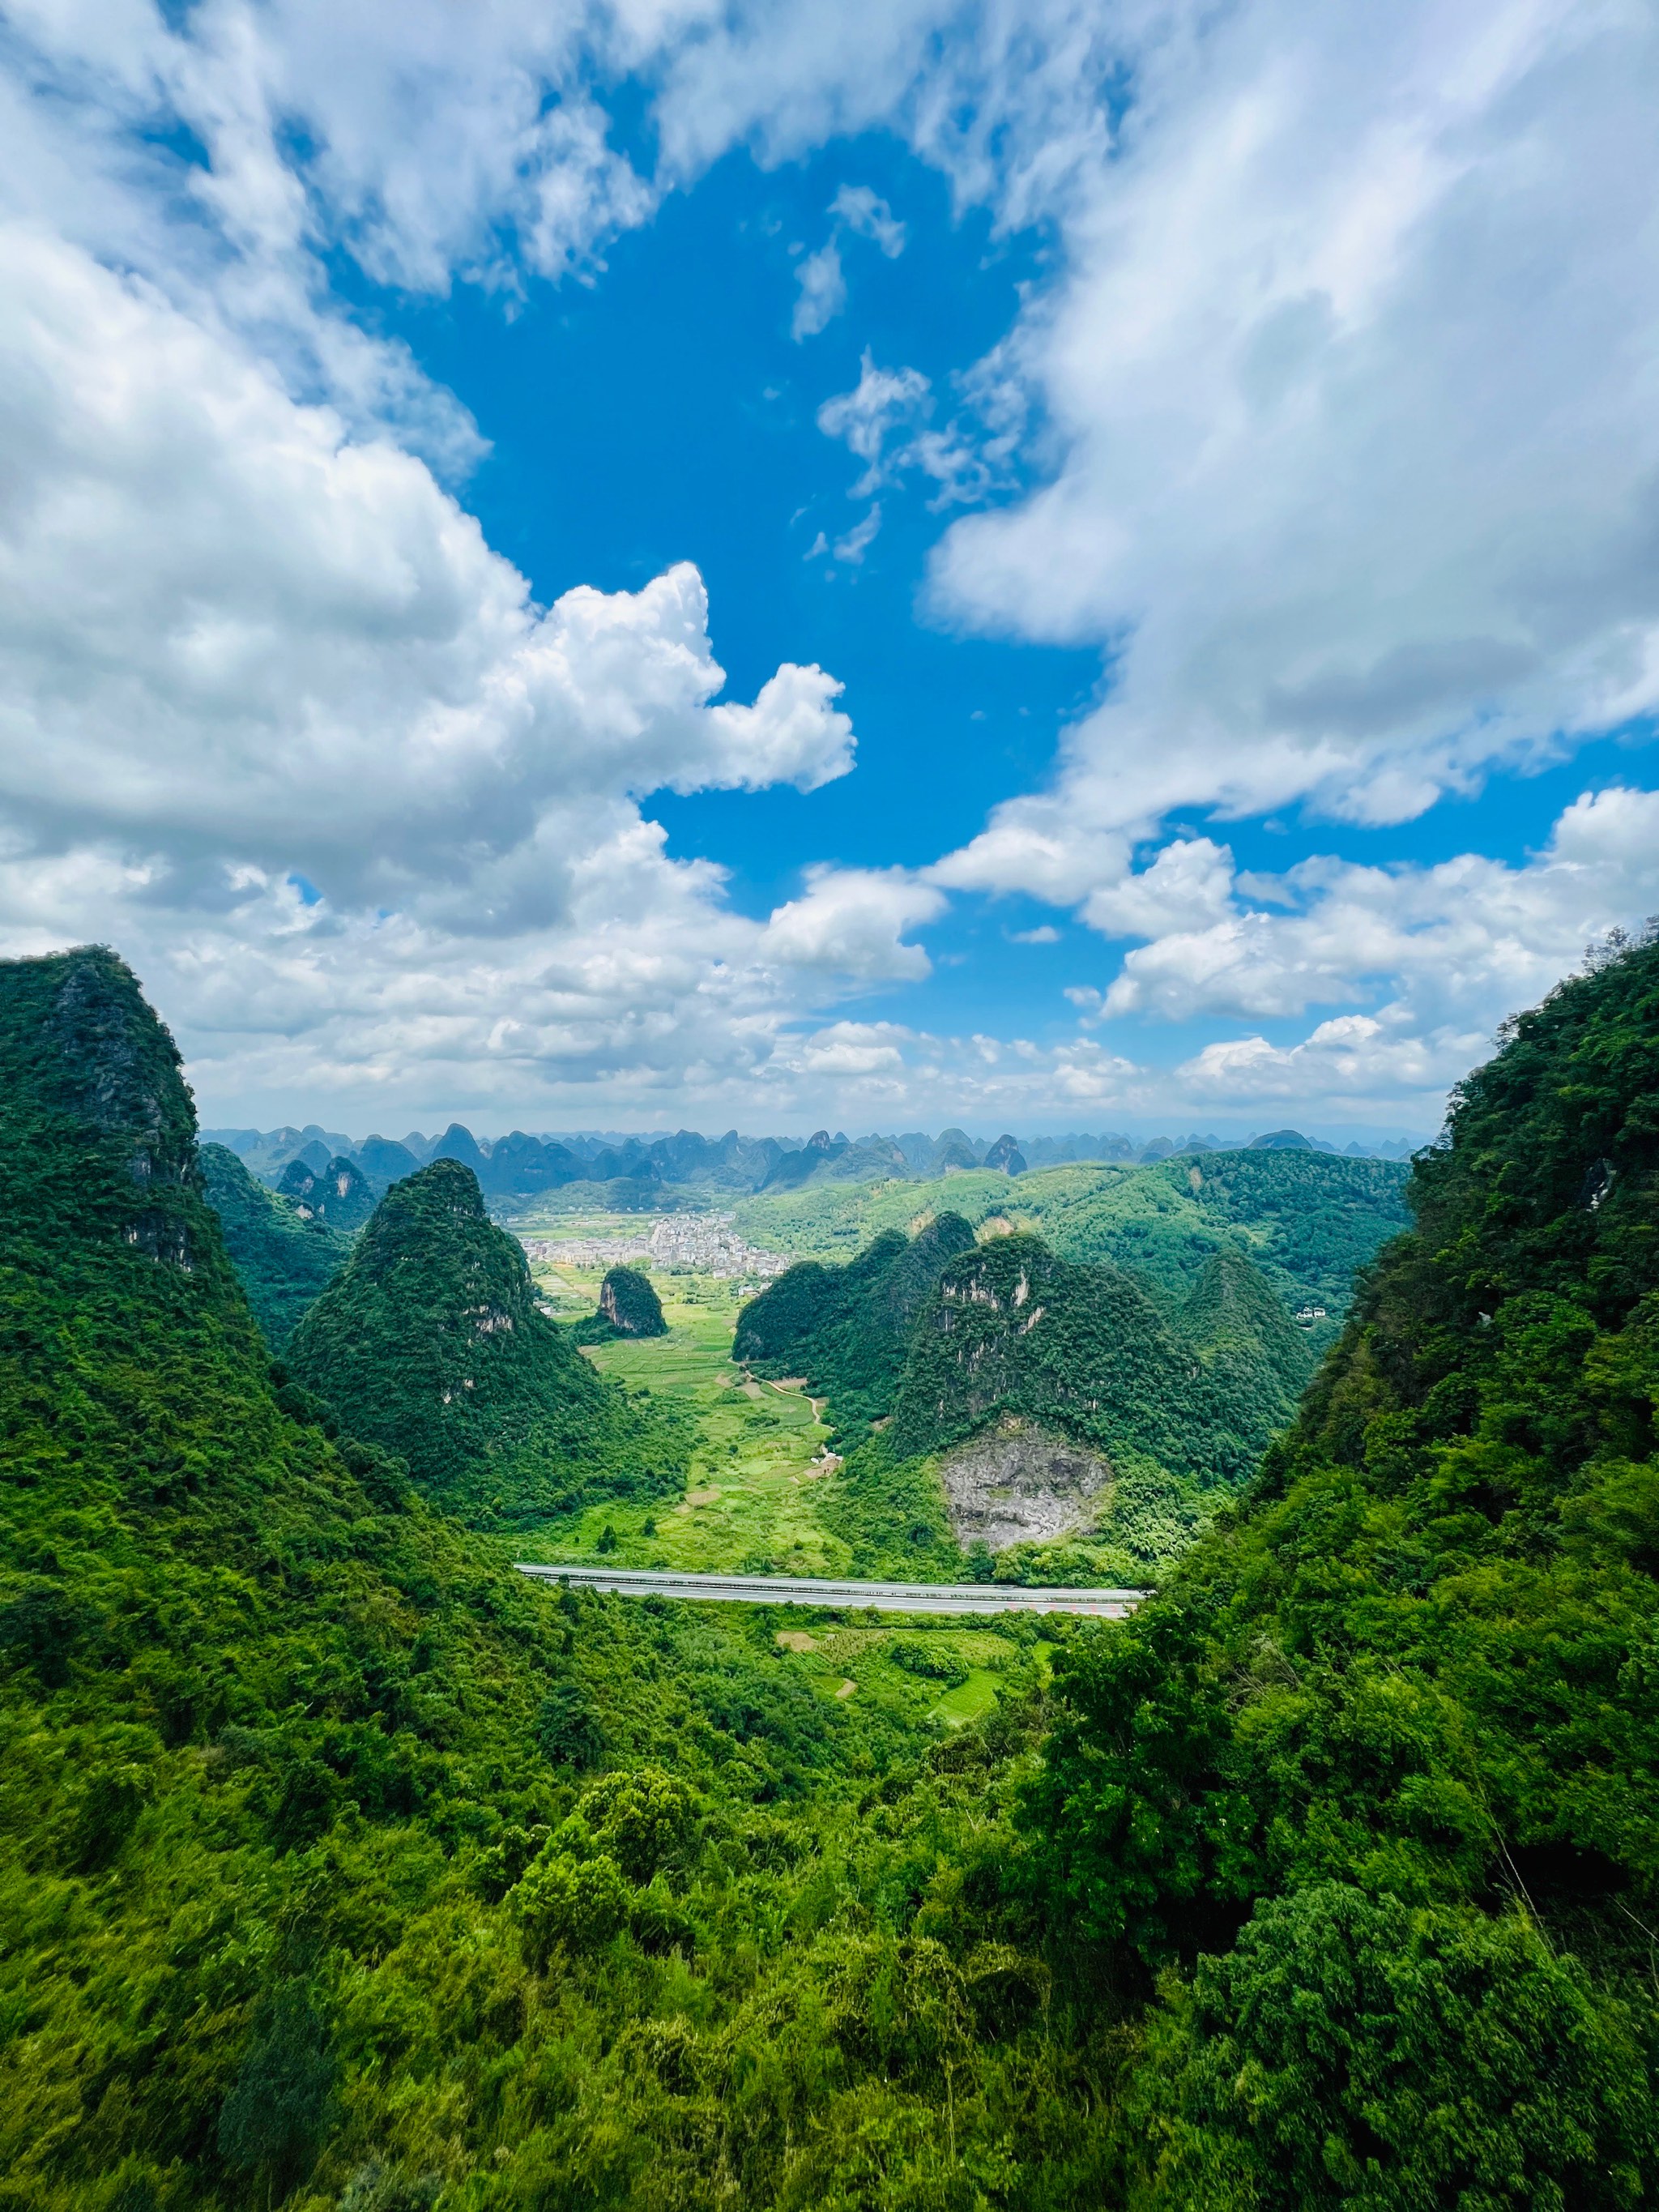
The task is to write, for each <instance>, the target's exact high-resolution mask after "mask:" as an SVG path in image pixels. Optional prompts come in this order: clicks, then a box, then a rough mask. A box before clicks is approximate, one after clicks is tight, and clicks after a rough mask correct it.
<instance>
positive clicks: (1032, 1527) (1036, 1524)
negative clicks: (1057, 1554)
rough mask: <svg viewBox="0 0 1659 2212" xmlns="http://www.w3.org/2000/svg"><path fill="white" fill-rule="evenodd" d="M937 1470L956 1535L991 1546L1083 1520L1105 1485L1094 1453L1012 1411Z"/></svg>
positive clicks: (1037, 1539) (1090, 1517)
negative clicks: (1013, 1416)
mask: <svg viewBox="0 0 1659 2212" xmlns="http://www.w3.org/2000/svg"><path fill="white" fill-rule="evenodd" d="M939 1474H940V1477H941V1479H942V1480H943V1481H944V1484H945V1501H946V1504H948V1506H949V1508H950V1513H951V1528H953V1529H954V1531H955V1533H956V1538H957V1542H958V1543H959V1544H961V1545H963V1547H966V1546H968V1545H969V1544H984V1545H986V1546H987V1547H988V1548H989V1549H990V1550H992V1551H993V1552H1000V1551H1003V1550H1006V1547H1008V1546H1009V1545H1010V1544H1036V1543H1042V1542H1045V1541H1048V1539H1050V1538H1052V1537H1054V1536H1066V1535H1070V1534H1072V1533H1073V1531H1074V1530H1077V1529H1079V1528H1086V1527H1088V1526H1089V1525H1090V1523H1091V1522H1093V1521H1094V1520H1095V1518H1096V1516H1097V1514H1098V1513H1099V1511H1100V1510H1101V1509H1102V1507H1103V1506H1104V1504H1106V1502H1107V1499H1108V1498H1109V1494H1110V1491H1111V1484H1112V1469H1111V1465H1110V1462H1108V1461H1106V1460H1104V1459H1103V1458H1101V1456H1100V1455H1099V1454H1098V1453H1097V1452H1091V1451H1089V1450H1087V1449H1085V1447H1084V1446H1083V1445H1081V1444H1074V1443H1070V1442H1068V1441H1067V1440H1066V1438H1064V1437H1055V1436H1050V1435H1049V1434H1048V1432H1047V1431H1045V1430H1042V1429H1039V1428H1036V1427H1034V1426H1033V1425H1031V1424H1030V1422H1027V1421H1022V1420H1018V1419H1013V1418H1008V1419H1003V1420H1001V1421H999V1422H998V1424H997V1425H996V1426H995V1428H994V1429H988V1430H987V1431H985V1432H984V1433H983V1434H982V1435H980V1436H977V1437H973V1438H972V1439H971V1440H970V1441H969V1443H965V1444H962V1445H959V1446H958V1447H957V1449H956V1450H955V1451H953V1452H952V1453H951V1455H949V1457H948V1458H946V1459H945V1460H944V1461H943V1462H941V1463H940V1467H939Z"/></svg>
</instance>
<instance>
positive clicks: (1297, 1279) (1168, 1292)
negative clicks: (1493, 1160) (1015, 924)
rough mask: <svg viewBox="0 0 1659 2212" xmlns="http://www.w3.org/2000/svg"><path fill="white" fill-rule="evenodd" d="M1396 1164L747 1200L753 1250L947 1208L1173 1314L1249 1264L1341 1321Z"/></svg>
mask: <svg viewBox="0 0 1659 2212" xmlns="http://www.w3.org/2000/svg"><path fill="white" fill-rule="evenodd" d="M1406 1174H1407V1170H1405V1169H1404V1168H1403V1167H1401V1166H1398V1165H1396V1164H1395V1163H1393V1162H1391V1161H1385V1160H1350V1159H1339V1158H1332V1157H1331V1156H1330V1155H1329V1154H1328V1153H1324V1152H1206V1153H1202V1154H1194V1155H1191V1156H1188V1155H1182V1156H1180V1157H1178V1158H1174V1159H1168V1160H1160V1161H1158V1162H1157V1163H1155V1164H1146V1165H1141V1166H1134V1167H1115V1166H1088V1167H1061V1168H1043V1169H1039V1170H1036V1171H1034V1172H1032V1173H1030V1174H1027V1175H1023V1176H1018V1178H1012V1177H1010V1176H1006V1175H1001V1174H997V1173H994V1172H991V1171H989V1170H985V1169H975V1170H970V1171H968V1172H966V1173H963V1174H960V1175H951V1176H946V1177H945V1178H944V1179H943V1180H941V1181H939V1182H931V1183H924V1182H886V1183H866V1184H862V1185H858V1186H847V1185H828V1186H824V1187H823V1188H811V1189H807V1190H804V1191H799V1192H792V1193H790V1194H787V1195H784V1196H781V1197H763V1198H754V1199H748V1200H744V1201H743V1202H742V1203H741V1204H740V1205H739V1206H738V1209H737V1216H736V1218H737V1225H738V1228H739V1229H740V1230H741V1231H742V1233H743V1234H744V1236H745V1237H747V1238H748V1239H749V1240H750V1243H754V1244H758V1245H761V1246H763V1247H765V1248H769V1249H771V1250H774V1251H779V1252H792V1253H799V1254H801V1255H803V1256H810V1257H813V1258H818V1259H831V1258H835V1259H843V1258H846V1257H847V1256H848V1255H850V1254H852V1253H854V1252H856V1251H857V1250H858V1249H860V1247H861V1246H862V1245H863V1244H864V1243H866V1241H867V1240H868V1239H869V1238H871V1237H875V1236H877V1235H878V1234H879V1233H880V1232H881V1231H883V1230H886V1229H903V1228H905V1227H907V1226H908V1225H911V1224H913V1223H915V1222H916V1221H918V1220H925V1219H927V1218H928V1217H929V1215H930V1214H931V1213H932V1212H934V1211H940V1212H942V1211H944V1210H945V1209H946V1208H947V1207H948V1208H949V1209H951V1211H953V1212H957V1213H959V1214H961V1215H962V1216H963V1217H964V1218H966V1219H967V1220H969V1222H971V1223H973V1224H974V1225H975V1227H976V1228H977V1227H980V1226H982V1225H984V1224H985V1223H986V1222H987V1221H991V1220H997V1221H1000V1222H1002V1223H1005V1224H1006V1225H1007V1226H1009V1227H1010V1228H1013V1229H1023V1230H1029V1231H1035V1232H1036V1234H1038V1235H1040V1236H1041V1237H1042V1239H1043V1241H1044V1242H1045V1243H1047V1244H1048V1245H1049V1246H1051V1247H1052V1249H1054V1251H1056V1252H1058V1253H1059V1254H1060V1256H1061V1258H1062V1259H1066V1260H1078V1261H1095V1262H1101V1261H1109V1262H1110V1263H1111V1264H1112V1265H1114V1266H1115V1267H1127V1268H1129V1269H1130V1270H1131V1271H1132V1272H1133V1273H1136V1274H1138V1275H1139V1276H1140V1277H1141V1278H1142V1279H1144V1281H1145V1282H1146V1285H1148V1286H1149V1287H1150V1288H1151V1289H1152V1291H1153V1292H1154V1294H1155V1295H1157V1296H1158V1297H1160V1298H1161V1299H1162V1300H1163V1302H1164V1304H1165V1305H1166V1307H1168V1308H1170V1310H1174V1309H1175V1308H1176V1306H1177V1305H1179V1304H1181V1302H1182V1300H1184V1299H1185V1298H1186V1297H1188V1295H1189V1294H1190V1292H1191V1291H1192V1289H1193V1287H1194V1284H1195V1283H1196V1282H1197V1280H1198V1278H1199V1277H1200V1274H1201V1273H1203V1270H1204V1268H1205V1267H1206V1265H1207V1263H1208V1261H1210V1259H1211V1258H1212V1256H1213V1255H1215V1254H1216V1253H1218V1252H1220V1251H1229V1250H1231V1251H1235V1252H1239V1253H1242V1254H1243V1255H1245V1256H1246V1257H1248V1258H1249V1259H1250V1260H1252V1261H1254V1262H1255V1265H1256V1266H1257V1267H1260V1268H1261V1270H1262V1272H1263V1273H1265V1274H1266V1275H1267V1279H1268V1280H1269V1281H1270V1282H1271V1283H1272V1284H1273V1285H1274V1287H1275V1288H1276V1289H1277V1290H1279V1291H1280V1293H1281V1295H1282V1296H1283V1297H1285V1298H1286V1299H1288V1300H1289V1301H1290V1302H1291V1304H1295V1305H1297V1306H1300V1305H1301V1304H1304V1302H1307V1303H1310V1304H1314V1305H1322V1306H1324V1307H1325V1308H1326V1309H1327V1310H1328V1312H1330V1313H1333V1314H1336V1313H1340V1311H1341V1310H1343V1308H1344V1307H1345V1306H1346V1303H1347V1298H1348V1294H1349V1289H1350V1286H1351V1285H1352V1280H1353V1278H1354V1275H1355V1273H1356V1272H1357V1271H1358V1269H1359V1268H1360V1267H1364V1265H1365V1264H1366V1263H1367V1262H1368V1261H1370V1259H1371V1258H1372V1256H1373V1255H1374V1254H1375V1253H1376V1250H1377V1249H1378V1247H1379V1246H1380V1245H1381V1244H1382V1243H1384V1242H1385V1240H1386V1239H1387V1238H1389V1237H1392V1236H1394V1235H1395V1234H1396V1233H1397V1232H1398V1231H1400V1230H1401V1229H1403V1228H1404V1227H1405V1226H1406V1220H1407V1217H1406V1212H1405V1206H1404V1201H1403V1196H1402V1194H1403V1192H1404V1188H1405V1182H1406Z"/></svg>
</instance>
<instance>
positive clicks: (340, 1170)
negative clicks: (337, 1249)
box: [276, 1158, 374, 1231]
mask: <svg viewBox="0 0 1659 2212" xmlns="http://www.w3.org/2000/svg"><path fill="white" fill-rule="evenodd" d="M276 1190H277V1195H278V1196H279V1197H282V1198H286V1199H289V1200H292V1202H293V1206H294V1209H295V1212H296V1213H298V1215H299V1217H300V1218H301V1221H323V1222H326V1223H327V1225H328V1226H329V1227H330V1228H331V1229H343V1230H347V1231H349V1230H353V1229H361V1228H362V1225H363V1224H364V1222H366V1221H367V1220H368V1218H369V1216H370V1214H371V1213H373V1212H374V1191H373V1190H372V1188H370V1186H369V1183H368V1178H367V1177H366V1176H363V1175H362V1174H360V1173H359V1171H358V1170H357V1168H356V1166H355V1165H354V1164H353V1163H352V1162H351V1161H350V1160H348V1159H345V1158H336V1159H331V1161H330V1162H329V1163H328V1165H327V1166H326V1167H325V1168H323V1169H320V1170H317V1169H313V1168H309V1167H307V1165H306V1164H305V1163H304V1161H303V1160H297V1159H295V1160H290V1161H289V1164H288V1165H287V1167H286V1168H285V1169H284V1170H283V1179H282V1181H281V1182H279V1183H278V1184H277V1186H276Z"/></svg>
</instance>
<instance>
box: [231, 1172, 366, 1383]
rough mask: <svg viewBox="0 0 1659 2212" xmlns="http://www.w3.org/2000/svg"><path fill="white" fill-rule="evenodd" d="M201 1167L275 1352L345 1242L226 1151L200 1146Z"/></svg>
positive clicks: (322, 1282) (329, 1271) (235, 1261)
mask: <svg viewBox="0 0 1659 2212" xmlns="http://www.w3.org/2000/svg"><path fill="white" fill-rule="evenodd" d="M199 1166H200V1170H201V1176H202V1187H203V1190H204V1194H205V1195H206V1198H207V1202H208V1204H209V1205H210V1206H211V1207H212V1208H213V1210H214V1212H216V1214H217V1215H218V1217H219V1227H220V1231H221V1233H222V1236H223V1237H224V1241H225V1249H226V1250H227V1252H228V1254H229V1255H230V1260H231V1264H232V1266H233V1267H234V1268H235V1270H236V1273H237V1275H238V1276H239V1277H240V1280H241V1285H242V1288H243V1289H244V1291H246V1293H247V1302H248V1304H249V1305H250V1306H252V1309H253V1318H254V1319H255V1321H257V1322H258V1324H259V1327H260V1328H261V1329H262V1330H263V1331H264V1338H265V1341H266V1343H267V1344H269V1345H270V1348H271V1350H272V1351H273V1352H280V1351H281V1350H282V1348H283V1346H284V1345H285V1344H286V1343H287V1342H288V1340H289V1336H290V1334H292V1333H293V1329H294V1327H295V1323H296V1322H298V1320H299V1318H300V1316H301V1314H302V1313H304V1311H305V1310H306V1308H307V1306H308V1305H310V1304H313V1301H314V1300H315V1299H316V1298H317V1297H319V1296H320V1295H321V1293H322V1291H324V1290H325V1288H326V1287H327V1285H328V1283H329V1281H330V1280H331V1278H332V1276H333V1275H334V1273H335V1271H336V1270H337V1268H338V1267H339V1266H340V1264H341V1262H342V1261H343V1260H344V1258H345V1256H346V1254H347V1253H348V1252H349V1250H350V1249H351V1247H350V1242H349V1239H348V1238H347V1237H343V1236H341V1235H339V1234H338V1233H337V1231H334V1230H332V1229H330V1228H329V1227H327V1226H326V1225H325V1224H324V1223H323V1222H321V1221H319V1220H316V1219H315V1218H307V1217H305V1216H303V1215H301V1212H299V1210H298V1208H297V1207H295V1206H294V1205H293V1204H292V1203H291V1202H290V1201H289V1200H287V1199H285V1198H279V1197H278V1196H277V1195H276V1192H275V1191H273V1190H270V1189H269V1188H267V1187H266V1186H265V1184H264V1183H262V1182H256V1181H255V1180H254V1178H253V1177H252V1176H251V1175H250V1174H249V1173H248V1171H247V1170H246V1168H245V1167H244V1166H243V1164H242V1163H241V1161H240V1159H239V1158H237V1157H236V1154H235V1153H234V1152H231V1151H230V1150H229V1149H228V1147H227V1146H223V1145H204V1146H202V1148H201V1152H200V1156H199Z"/></svg>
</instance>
